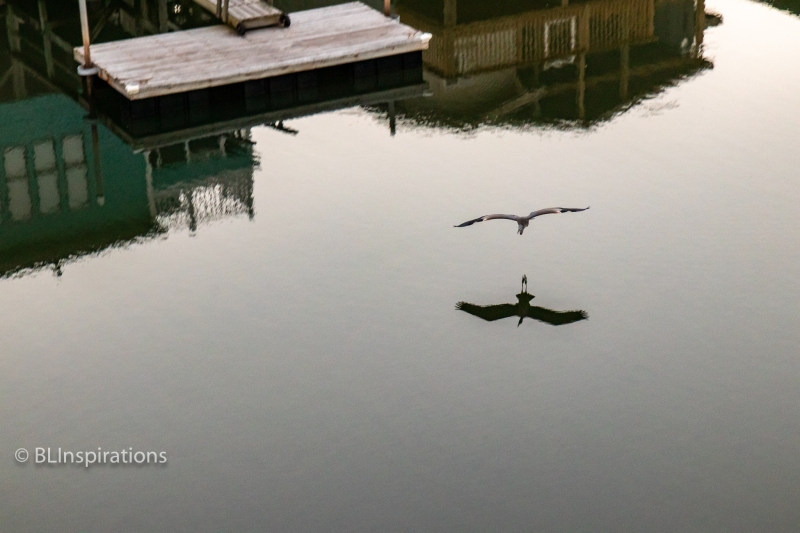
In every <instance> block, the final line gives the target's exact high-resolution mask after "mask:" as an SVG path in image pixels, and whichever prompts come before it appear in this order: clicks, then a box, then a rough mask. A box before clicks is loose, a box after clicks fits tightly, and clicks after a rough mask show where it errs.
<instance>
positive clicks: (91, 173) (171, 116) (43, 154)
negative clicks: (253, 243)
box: [0, 0, 425, 277]
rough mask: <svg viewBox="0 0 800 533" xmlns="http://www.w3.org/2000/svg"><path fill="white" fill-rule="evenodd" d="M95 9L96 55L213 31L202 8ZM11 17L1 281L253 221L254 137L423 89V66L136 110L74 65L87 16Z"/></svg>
mask: <svg viewBox="0 0 800 533" xmlns="http://www.w3.org/2000/svg"><path fill="white" fill-rule="evenodd" d="M89 4H90V6H93V9H92V10H91V14H90V25H91V26H92V32H93V34H94V37H95V38H96V39H97V41H102V40H114V39H117V38H125V37H132V36H137V35H142V34H148V33H157V32H159V31H165V29H166V30H176V29H181V28H185V27H192V26H195V25H201V24H203V23H205V22H208V21H206V20H204V18H203V16H204V15H202V13H203V12H202V10H196V9H193V6H192V5H191V2H165V1H163V0H137V1H135V2H134V1H131V2H125V1H123V2H110V3H103V2H91V1H90V2H89ZM4 7H5V9H4V11H3V12H2V14H0V18H3V19H4V20H2V21H0V22H2V23H3V25H2V26H0V27H4V28H5V29H6V33H7V40H6V43H7V44H6V43H0V124H2V128H1V129H0V277H7V276H11V275H15V274H19V273H25V272H30V271H32V270H38V269H42V268H54V269H55V271H56V272H57V273H59V274H60V273H61V269H62V266H63V265H64V264H65V263H68V262H70V261H72V260H75V259H78V258H80V257H84V256H86V255H87V254H94V253H97V252H100V251H102V250H105V249H107V248H109V247H115V246H125V245H127V244H130V243H132V242H138V241H143V240H147V239H150V238H153V237H154V236H158V235H163V234H165V233H167V232H169V231H171V230H174V229H178V228H188V229H189V230H190V231H192V232H194V231H198V229H199V228H200V227H201V226H202V225H203V224H205V223H208V222H212V221H215V220H219V219H222V218H228V217H237V216H246V217H251V218H252V217H253V216H254V214H255V208H254V201H253V175H254V169H255V168H257V166H258V161H257V159H256V157H255V155H254V150H253V143H252V141H251V140H250V130H251V128H252V127H255V126H261V125H267V126H271V127H273V128H275V129H277V130H279V131H281V132H283V133H286V134H289V135H294V134H297V131H295V130H293V129H292V128H291V127H289V126H287V125H284V122H283V121H284V120H288V119H291V118H295V117H302V116H307V115H310V114H315V113H319V112H323V111H328V110H334V109H341V108H345V107H352V106H356V105H369V106H375V105H379V104H381V103H382V102H393V101H394V100H397V99H403V98H408V97H417V96H420V95H421V94H422V93H423V90H424V87H425V85H424V83H423V82H422V66H421V60H420V58H419V55H418V54H417V57H416V59H415V58H414V57H405V56H403V57H402V58H400V61H399V63H398V64H397V65H395V64H394V63H397V61H394V63H392V62H381V61H380V60H378V61H365V62H362V63H360V64H356V65H353V66H343V67H341V68H330V69H324V70H321V71H317V72H316V73H314V74H313V75H306V76H304V77H303V79H300V78H299V77H298V76H294V75H291V76H282V77H280V78H277V79H274V80H271V81H270V82H269V83H266V84H265V83H262V82H253V83H247V84H237V85H232V86H226V87H222V88H219V89H212V90H208V91H206V92H196V93H195V94H193V95H191V98H186V97H180V98H166V97H165V98H158V99H150V100H149V101H143V103H141V102H140V104H141V105H136V106H134V105H132V104H131V103H130V102H128V101H126V100H124V99H121V97H119V95H117V94H116V93H115V92H114V91H113V90H109V89H108V87H107V86H105V84H104V83H102V82H100V81H99V80H96V83H95V85H94V91H93V96H94V98H92V99H89V98H88V96H87V92H86V90H85V89H86V88H85V86H83V85H82V81H81V79H80V78H79V77H78V76H77V73H76V70H75V67H76V64H75V62H74V60H73V58H72V53H71V51H72V46H73V44H77V43H80V33H79V24H78V20H77V5H71V4H70V5H69V6H66V5H65V4H64V3H62V2H55V1H46V0H41V1H39V2H38V3H37V2H33V3H31V2H23V1H22V0H8V1H7V2H6V4H5V6H4ZM101 8H102V9H101ZM198 13H200V15H198ZM70 43H72V44H70ZM6 47H7V48H6ZM389 63H392V64H389ZM198 102H199V103H200V105H195V104H197V103H198ZM387 134H388V132H387Z"/></svg>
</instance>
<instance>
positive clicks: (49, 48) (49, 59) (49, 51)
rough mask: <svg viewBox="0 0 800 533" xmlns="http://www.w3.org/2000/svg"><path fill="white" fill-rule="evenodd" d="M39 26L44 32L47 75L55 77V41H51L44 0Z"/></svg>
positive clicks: (40, 4) (40, 6) (41, 6)
mask: <svg viewBox="0 0 800 533" xmlns="http://www.w3.org/2000/svg"><path fill="white" fill-rule="evenodd" d="M39 26H40V27H41V33H42V47H43V49H44V64H45V69H46V70H47V77H48V78H49V79H53V76H55V75H56V72H55V66H54V64H53V43H52V41H50V28H49V27H48V23H47V6H46V5H45V3H44V0H39Z"/></svg>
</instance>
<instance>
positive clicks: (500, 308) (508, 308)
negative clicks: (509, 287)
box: [456, 302, 517, 322]
mask: <svg viewBox="0 0 800 533" xmlns="http://www.w3.org/2000/svg"><path fill="white" fill-rule="evenodd" d="M456 309H460V310H461V311H466V312H467V313H469V314H471V315H475V316H477V317H478V318H482V319H484V320H488V321H490V322H491V321H493V320H500V319H501V318H508V317H510V316H516V315H517V306H516V305H515V304H499V305H474V304H470V303H467V302H458V303H457V304H456Z"/></svg>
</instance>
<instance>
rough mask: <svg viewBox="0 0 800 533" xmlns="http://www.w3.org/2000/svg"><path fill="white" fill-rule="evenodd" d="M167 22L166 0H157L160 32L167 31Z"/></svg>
mask: <svg viewBox="0 0 800 533" xmlns="http://www.w3.org/2000/svg"><path fill="white" fill-rule="evenodd" d="M168 22H169V16H168V15H167V0H158V31H159V32H160V33H167V29H168V24H167V23H168Z"/></svg>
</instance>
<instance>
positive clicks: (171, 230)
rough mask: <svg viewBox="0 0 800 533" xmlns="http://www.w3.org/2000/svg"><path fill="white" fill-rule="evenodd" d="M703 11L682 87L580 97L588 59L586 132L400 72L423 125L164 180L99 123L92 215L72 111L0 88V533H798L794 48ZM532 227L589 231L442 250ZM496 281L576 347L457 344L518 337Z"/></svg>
mask: <svg viewBox="0 0 800 533" xmlns="http://www.w3.org/2000/svg"><path fill="white" fill-rule="evenodd" d="M467 5H468V6H469V4H468V3H467ZM657 5H659V4H657ZM672 5H673V7H674V6H679V4H678V3H676V4H672ZM506 7H508V10H510V12H511V15H509V14H508V13H502V14H503V15H504V16H512V17H513V16H519V17H522V15H519V14H517V15H514V13H515V12H514V10H513V9H512V8H513V6H506ZM705 7H706V10H707V11H709V12H715V13H719V14H721V15H722V17H723V22H722V24H721V25H718V26H714V27H709V28H707V29H706V30H705V32H704V35H703V45H702V48H701V49H700V50H699V53H698V50H697V49H696V48H693V46H694V45H693V44H692V42H690V41H686V42H682V39H677V42H675V43H673V44H674V45H675V46H677V47H678V48H675V46H673V47H672V48H670V49H669V50H673V51H674V50H678V51H677V52H673V53H672V55H669V54H667V53H666V52H664V51H663V50H662V49H653V50H651V49H648V48H645V51H641V50H640V49H639V48H636V47H633V46H632V47H631V50H630V52H629V53H630V61H631V66H630V72H631V75H630V82H629V87H628V88H627V89H625V90H623V88H622V87H621V86H620V79H619V76H617V75H614V76H612V77H611V78H608V79H606V80H605V81H603V80H600V81H598V80H599V77H602V73H596V74H592V73H591V71H590V69H591V68H595V66H596V65H598V64H602V62H603V61H616V62H617V63H614V64H617V65H618V64H619V61H620V58H621V54H620V53H619V52H614V53H616V54H617V55H616V56H613V57H612V59H608V58H607V57H606V59H602V58H599V59H593V56H591V55H590V56H589V57H588V59H587V73H586V78H585V80H586V89H585V95H584V98H585V102H584V104H583V105H584V110H583V111H581V110H580V107H579V103H578V100H576V94H577V93H576V92H575V86H574V85H572V86H570V87H571V88H569V87H568V88H567V89H565V91H567V92H566V94H567V96H565V97H563V98H561V99H560V100H559V99H558V97H553V98H551V99H550V100H547V99H546V98H545V99H543V100H542V101H541V102H540V103H539V104H537V103H536V102H534V100H533V99H530V100H524V98H525V96H524V95H525V94H530V91H532V90H535V87H537V83H542V82H541V81H537V76H540V77H541V78H539V80H542V79H544V80H545V81H547V83H548V84H549V85H547V86H549V87H555V86H557V84H558V83H567V82H568V81H569V80H572V79H573V78H570V77H569V76H572V75H573V74H574V72H575V70H574V69H575V64H576V62H579V61H580V59H579V58H571V59H570V58H567V59H565V60H564V62H565V63H563V64H555V65H546V66H547V68H544V67H545V64H540V65H538V66H534V67H530V66H528V67H524V66H513V67H512V68H507V67H502V68H500V67H497V68H494V69H492V68H489V67H486V66H482V67H481V68H480V69H477V67H476V69H477V70H476V71H475V73H472V74H469V73H467V74H464V75H460V74H458V73H457V72H456V73H455V74H453V73H452V72H450V73H448V72H446V69H447V68H452V69H456V70H458V69H459V68H460V69H462V72H466V71H468V70H469V69H470V68H472V67H471V66H470V65H471V64H470V63H469V62H468V61H467V60H466V59H463V58H462V59H461V60H458V61H455V63H453V62H450V63H447V62H445V63H441V64H438V63H436V61H437V59H436V58H434V57H432V55H427V56H426V57H425V68H426V71H425V80H426V82H427V83H428V91H429V93H430V95H429V96H427V97H421V96H417V97H414V98H410V99H399V100H398V101H396V102H394V103H392V104H391V106H389V105H388V104H384V103H372V104H370V105H368V106H366V107H359V106H355V107H346V108H344V109H341V110H338V111H333V112H328V113H322V114H316V115H311V116H306V117H299V118H296V119H293V120H287V121H286V122H285V125H284V127H290V128H291V129H293V130H295V131H297V132H299V133H297V134H296V135H292V134H287V133H285V132H283V131H280V130H277V129H275V128H271V127H261V126H256V127H252V128H250V127H248V128H245V129H240V130H236V131H230V132H227V133H225V134H223V135H220V136H217V137H214V138H213V139H212V140H211V141H208V139H205V140H202V141H198V142H196V143H195V144H194V145H192V146H191V148H192V149H193V150H194V152H193V153H192V154H190V157H189V159H190V161H189V162H187V161H186V156H185V153H182V152H181V150H182V148H185V145H183V144H181V142H177V141H176V143H175V144H173V145H172V146H171V147H164V148H163V149H159V150H154V151H152V152H151V153H150V155H149V156H146V157H144V156H143V155H142V153H139V152H136V153H135V152H134V150H135V148H132V147H131V146H129V145H130V144H131V143H130V142H128V141H126V142H123V140H121V139H120V138H119V134H118V133H114V132H113V131H112V129H109V127H107V125H105V124H104V123H101V125H100V127H99V133H98V136H99V145H98V146H99V154H100V164H101V166H102V168H103V169H104V172H105V175H104V177H103V178H104V182H103V183H102V184H100V185H99V184H98V182H97V180H96V179H95V174H94V169H95V167H94V163H93V156H92V154H93V153H94V152H93V151H92V150H91V149H90V147H91V131H90V130H91V126H90V122H87V121H85V120H84V119H83V117H84V116H85V114H86V113H85V111H84V110H83V109H82V108H80V107H79V106H78V105H77V104H76V103H75V101H74V100H73V99H72V98H71V97H70V96H67V95H65V94H60V93H58V92H54V90H53V89H52V88H51V89H48V88H47V87H46V86H45V85H46V84H45V83H44V81H41V80H40V81H39V82H37V81H36V79H34V75H33V74H31V73H29V74H26V77H25V78H24V81H26V82H27V91H28V93H30V94H28V93H21V92H19V91H18V92H17V93H14V94H12V93H13V91H14V90H15V89H14V88H10V86H8V85H6V86H0V90H3V91H6V92H4V93H2V94H4V95H8V96H7V98H6V100H4V103H2V104H0V114H1V115H2V116H3V117H5V118H3V123H2V124H1V125H0V141H2V149H3V150H4V151H3V154H4V161H5V163H4V164H5V166H4V172H5V173H6V176H5V178H4V180H5V182H6V184H7V187H6V191H5V192H4V193H3V194H4V195H5V196H3V212H2V223H0V239H2V240H0V242H2V246H3V248H2V249H0V259H2V266H3V269H4V276H3V279H0V301H1V302H2V305H0V338H2V339H3V342H2V344H3V348H2V357H0V427H1V428H2V431H1V432H0V452H1V454H2V459H1V460H0V480H2V481H1V482H0V502H1V503H0V530H2V531H4V532H6V531H7V532H43V531H131V532H133V531H165V532H166V531H169V532H175V531H187V532H200V531H209V532H211V531H292V532H294V531H454V532H455V531H459V532H460V531H542V532H545V531H546V532H550V531H553V532H561V531H563V532H567V531H570V532H571V531H581V532H590V531H591V532H596V531H608V532H612V531H613V532H621V531H635V532H660V531H682V532H694V531H697V532H701V531H702V532H710V531H714V532H723V531H726V532H727V531H730V532H742V531H753V532H756V531H760V532H763V531H772V532H779V531H785V532H790V531H797V530H798V527H800V526H799V524H800V505H798V502H800V413H799V412H798V409H797V406H798V405H800V387H798V382H800V349H799V348H800V329H799V328H798V327H797V324H798V320H799V319H800V302H799V300H798V293H799V292H800V246H798V244H800V202H798V198H800V179H798V168H800V151H798V149H797V139H798V134H800V126H799V125H798V119H797V117H798V116H800V98H798V94H800V18H798V17H797V16H796V15H794V14H792V13H791V12H787V11H780V10H778V9H776V8H775V7H772V6H769V5H767V4H760V3H754V2H749V1H744V0H709V1H708V3H707V4H706V6H705ZM784 7H785V6H784ZM34 8H35V6H34ZM397 9H398V12H400V13H401V17H403V18H402V20H403V21H407V22H409V23H411V21H412V20H419V21H421V22H420V25H422V23H423V22H425V21H426V20H427V21H428V23H429V25H430V28H429V29H428V31H432V33H434V40H435V39H436V38H439V39H442V40H443V41H444V40H446V39H447V35H446V32H445V30H444V29H440V30H437V29H436V28H437V27H441V26H442V23H441V21H440V22H436V21H433V22H431V21H430V20H429V19H430V18H431V16H430V15H429V14H426V13H425V12H424V9H422V8H419V7H418V6H416V5H415V3H413V2H411V3H407V4H398V6H397ZM403 9H405V10H406V11H405V13H403V11H402V10H403ZM498 9H499V8H498ZM526 9H527V8H526ZM675 9H679V7H675ZM681 9H682V8H681ZM692 9H693V8H692V6H689V11H688V12H687V13H688V14H687V13H684V12H682V11H680V10H679V12H678V13H679V15H680V13H683V15H680V16H678V18H677V19H676V20H678V21H681V20H682V21H683V22H684V23H685V22H686V20H688V21H689V22H693V19H692V17H693V16H694V13H693V11H692ZM415 10H416V11H415ZM473 11H474V13H473V12H468V15H465V16H468V17H473V18H475V19H480V20H484V21H486V20H489V21H491V20H492V19H491V16H490V15H486V14H482V13H481V12H479V11H480V10H479V9H477V8H475V9H474V10H473ZM797 11H798V10H797V9H795V12H797ZM469 13H471V14H469ZM517 13H518V12H517ZM656 13H657V15H658V16H667V15H664V12H663V11H657V12H656ZM659 13H660V15H659ZM459 16H460V15H459ZM681 16H683V17H684V18H681ZM414 17H417V19H414ZM426 17H427V18H426ZM687 17H688V18H687ZM669 20H673V19H669V18H668V22H669ZM709 20H710V19H709ZM468 22H469V21H468ZM437 24H438V25H439V26H437ZM553 24H556V23H553ZM559 24H560V23H559ZM665 24H666V25H667V26H669V24H667V23H666V22H663V20H662V22H658V23H657V24H656V25H655V26H656V30H658V29H659V28H662V29H663V28H664V27H665ZM676 24H677V22H676ZM465 25H466V23H465ZM564 27H565V28H567V29H566V30H564V31H566V32H569V31H572V30H570V29H569V26H568V25H567V26H564ZM553 28H555V26H553ZM692 28H693V26H692V27H690V28H689V30H688V31H689V33H688V35H690V36H691V35H693V33H692V32H693V29H692ZM562 29H563V28H562ZM437 31H438V32H439V33H437ZM448 31H450V30H448ZM465 31H466V30H465ZM552 31H556V30H552ZM559 31H560V30H559ZM665 31H666V30H665ZM670 31H671V30H670ZM675 31H678V34H677V37H680V36H681V34H680V31H686V29H685V28H684V30H680V31H679V30H675ZM667 34H669V32H667ZM670 35H671V34H669V35H667V36H666V37H663V36H662V37H661V39H662V42H666V43H668V42H671V41H670V39H672V41H675V40H676V38H675V36H674V35H672V36H670ZM466 38H468V37H465V39H466ZM434 42H435V41H434ZM476 46H477V45H476ZM681 47H682V48H681ZM666 49H667V48H664V50H666ZM648 50H649V51H648ZM497 53H498V54H499V53H500V52H497ZM648 54H649V55H648ZM659 54H661V55H659ZM604 57H605V56H604ZM681 58H683V59H681ZM684 60H685V61H684ZM8 61H9V62H8V63H3V65H11V66H10V67H8V68H9V69H10V70H13V69H14V68H22V67H19V62H16V63H15V62H13V61H11V60H10V59H9V60H8ZM459 61H461V62H460V63H459ZM636 61H639V66H638V67H637V63H636ZM659 61H661V62H666V61H672V63H670V65H672V66H669V67H668V68H667V67H664V68H661V67H659V68H661V70H658V68H656V67H650V69H651V71H652V72H651V71H648V72H646V73H645V74H642V73H641V72H642V71H641V69H643V68H644V69H646V68H647V65H660V64H661V63H658V62H659ZM499 62H500V61H499V60H498V63H499ZM14 65H17V66H16V67H15V66H14ZM31 65H34V67H36V68H40V67H38V66H36V64H34V62H32V63H31ZM42 65H43V63H42ZM448 65H449V66H448ZM642 65H643V66H642ZM473 66H474V65H473ZM601 66H602V65H601ZM4 68H6V67H5V66H4ZM25 68H27V67H25ZM31 68H33V67H31ZM597 68H600V67H597ZM615 68H616V67H615ZM636 68H639V69H640V71H636ZM39 71H41V68H40V70H39ZM478 71H480V72H478ZM635 71H636V72H639V74H636V72H635ZM598 72H599V71H598ZM659 73H661V74H659ZM509 76H511V77H512V78H513V79H512V80H511V81H509V79H510V78H509ZM548 76H550V78H547V77H548ZM559 76H562V77H564V79H565V80H567V81H563V80H561V81H560V79H559ZM592 76H595V77H592ZM637 76H638V77H637ZM659 76H660V77H659ZM45 77H46V76H45ZM609 79H610V80H611V81H610V83H606V82H608V80H609ZM514 80H516V81H514ZM548 80H549V81H548ZM592 80H594V81H592ZM36 83H40V85H36ZM570 83H571V81H570ZM604 83H606V84H605V85H603V84H604ZM34 86H35V87H34ZM470 87H472V89H470ZM17 89H18V87H17ZM34 89H35V90H34ZM470 91H472V92H470ZM569 91H572V92H569ZM501 93H502V94H501ZM622 93H625V94H622ZM520 96H522V97H523V100H522V101H521V102H522V103H520V100H519V98H520ZM515 99H516V100H515ZM514 101H516V102H517V103H516V104H508V102H514ZM504 105H505V107H503V106H504ZM390 107H391V109H393V110H394V111H391V113H394V114H395V117H396V118H395V122H396V126H395V129H396V134H395V135H391V133H390V124H389V122H390V119H389V115H390V114H391V113H390ZM43 116H46V117H50V118H49V119H48V120H46V121H44V122H45V123H44V124H38V123H34V122H35V121H34V122H32V120H31V117H39V118H41V117H43ZM481 117H483V118H481ZM32 124H33V125H32ZM37 128H38V129H37ZM51 137H52V138H53V139H56V141H55V145H53V144H52V142H51V141H48V140H47V139H49V138H51ZM70 139H72V140H70ZM48 142H51V144H50V145H47V143H48ZM42 143H44V144H42ZM70 143H78V144H77V146H79V147H80V146H81V143H83V144H82V146H83V147H84V150H83V151H81V150H80V149H78V150H77V152H76V151H75V149H74V144H73V145H70ZM198 143H199V144H198ZM203 143H205V144H203ZM220 143H222V145H224V146H221V144H220ZM34 145H35V146H38V147H39V148H36V147H35V146H34ZM18 146H26V147H27V148H26V150H27V151H25V150H23V149H21V148H20V149H17V148H15V147H18ZM42 146H44V147H42ZM47 146H55V147H56V148H55V149H50V148H47ZM70 146H73V148H70ZM176 146H177V148H176ZM15 150H16V151H15ZM36 150H38V151H36ZM48 150H50V151H48ZM20 154H22V155H20ZM24 154H28V155H27V156H26V155H24ZM30 154H34V156H31V155H30ZM48 154H54V156H55V157H56V158H58V160H59V163H58V164H57V165H56V164H55V163H53V165H55V167H57V169H56V170H54V171H52V172H55V174H54V175H55V176H57V177H54V178H48V176H49V175H50V174H48V171H47V168H48V167H47V157H49V156H48ZM76 154H77V155H76ZM87 154H88V155H87ZM197 154H201V155H202V157H200V155H197ZM84 156H85V157H84ZM20 157H22V159H20ZM15 158H16V159H15ZM19 161H22V163H21V164H22V165H23V166H22V167H19V163H18V162H19ZM14 165H17V167H15V166H14ZM25 165H27V167H26V166H25ZM18 167H19V168H18ZM55 167H54V168H55ZM20 168H22V169H23V170H19V169H20ZM15 169H16V170H15ZM26 171H27V175H28V176H29V178H27V179H28V180H29V181H28V183H29V184H30V187H29V190H28V192H27V195H28V196H27V197H26V196H25V195H26V193H25V191H26V189H25V186H24V185H22V186H20V185H19V184H20V183H23V182H21V181H19V180H20V179H22V180H24V179H25V178H19V177H18V175H17V174H15V172H22V173H23V174H20V175H25V172H26ZM34 175H35V176H36V177H35V178H34V177H30V176H34ZM58 176H60V178H59V177H58ZM70 176H71V177H70ZM59 179H60V180H61V181H58V180H59ZM48 180H50V181H48ZM53 180H56V181H58V183H60V184H61V185H58V186H56V185H53V184H54V183H56V181H53ZM15 187H16V188H15ZM20 187H22V188H20ZM54 187H55V188H54ZM98 188H100V189H102V190H99V189H98ZM53 191H55V192H53ZM101 193H102V196H103V205H99V203H100V202H98V201H97V197H98V196H100V195H101ZM54 195H55V196H54ZM25 198H28V203H26V200H25ZM551 205H563V206H570V207H572V206H574V207H584V206H587V205H591V209H590V210H589V211H586V212H583V213H575V214H565V215H562V216H546V217H542V218H539V219H536V220H535V221H534V222H533V223H532V224H531V227H530V228H528V229H527V230H526V232H525V234H524V235H523V236H521V237H520V236H518V235H516V234H515V229H516V228H515V226H514V224H513V223H512V222H507V221H506V222H504V221H493V222H487V223H484V224H478V225H475V226H472V227H469V228H460V229H454V228H453V227H452V226H453V225H454V224H457V223H460V222H462V221H464V220H468V219H470V218H474V217H476V216H479V215H482V214H486V213H493V212H511V213H520V214H521V213H527V212H529V211H531V210H533V209H538V208H541V207H547V206H551ZM48 210H49V211H48ZM523 275H526V276H527V280H528V291H529V292H530V293H531V294H533V295H535V299H534V300H533V301H532V302H531V304H532V305H536V306H539V307H542V308H545V309H550V310H555V311H568V310H583V311H585V312H586V313H587V314H588V320H579V321H577V322H573V323H569V324H563V325H558V326H553V325H550V324H548V323H546V322H542V321H536V320H532V319H530V318H528V319H525V320H524V321H523V322H522V324H520V325H519V326H517V323H518V319H517V318H516V317H510V318H505V319H501V320H496V321H485V320H482V319H481V318H480V317H478V316H473V315H471V314H469V313H466V312H463V311H459V310H457V309H456V304H457V303H458V302H462V301H463V302H469V303H471V304H475V305H494V304H504V303H511V304H515V303H516V301H517V299H516V296H515V295H516V294H518V293H519V292H520V280H521V278H522V276H523ZM20 447H25V448H28V449H30V450H31V451H32V450H33V449H34V448H35V447H51V448H52V449H56V448H58V447H61V448H62V449H65V450H72V451H78V450H94V449H96V448H98V447H102V448H103V449H104V450H121V449H128V448H129V447H130V448H133V449H134V450H156V451H162V450H163V451H165V452H166V454H167V456H168V463H167V464H166V466H163V465H162V466H154V465H149V466H140V467H132V466H116V467H114V466H110V465H95V466H93V467H91V468H84V467H80V466H74V465H60V466H53V465H50V466H45V465H36V464H34V461H33V460H29V461H28V462H27V463H26V464H22V465H20V464H17V463H16V462H15V461H14V459H13V457H12V456H13V454H14V450H16V449H17V448H20Z"/></svg>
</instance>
